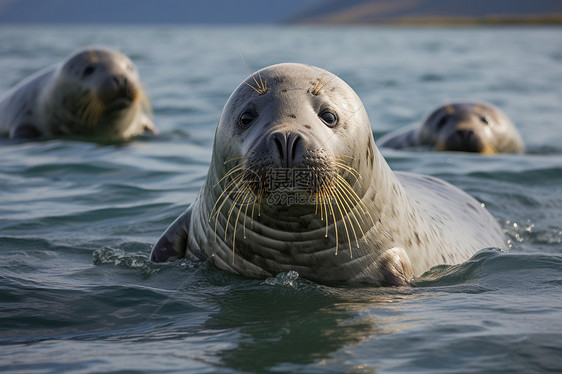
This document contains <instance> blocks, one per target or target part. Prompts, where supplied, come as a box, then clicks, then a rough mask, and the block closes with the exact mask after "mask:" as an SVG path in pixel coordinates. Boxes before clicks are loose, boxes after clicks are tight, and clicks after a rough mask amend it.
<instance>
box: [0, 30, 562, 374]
mask: <svg viewBox="0 0 562 374" xmlns="http://www.w3.org/2000/svg"><path fill="white" fill-rule="evenodd" d="M85 45H105V46H109V47H113V48H118V49H120V50H121V51H123V52H125V53H126V54H128V55H129V56H131V58H132V59H133V61H134V62H135V63H136V64H137V66H138V68H139V70H140V72H141V77H142V79H143V81H144V83H145V86H146V90H147V92H148V94H149V96H150V98H151V100H152V104H153V107H154V118H155V122H156V125H157V126H158V127H159V129H160V131H161V135H160V136H158V137H155V138H140V139H137V140H135V141H131V142H128V143H126V144H113V145H104V144H96V143H88V142H79V141H71V140H47V141H34V142H12V141H8V140H6V139H2V140H0V160H1V162H0V372H3V373H405V372H408V373H409V372H421V373H452V372H455V373H494V372H497V373H505V372H510V373H539V372H540V373H544V372H561V371H562V297H561V295H562V244H561V241H562V145H561V143H562V122H561V120H560V118H561V117H562V84H561V82H562V50H561V49H560V46H561V45H562V32H561V29H560V28H534V27H521V28H517V27H510V28H499V27H498V28H495V27H494V28H436V29H433V28H391V27H388V28H302V27H262V26H256V27H248V28H245V27H223V28H221V27H213V28H211V27H185V28H182V27H177V28H173V27H158V26H143V27H140V26H139V27H122V28H119V27H101V26H100V27H86V26H80V27H77V26H76V27H71V26H68V27H60V28H56V27H40V26H25V27H20V26H17V27H16V26H6V25H3V26H0V92H5V91H6V90H7V89H8V88H9V87H11V86H13V85H14V84H16V83H17V82H18V81H19V80H21V79H22V78H24V77H26V76H28V75H29V74H31V73H33V72H35V71H37V70H39V69H41V68H43V67H45V66H48V65H50V64H53V63H56V62H58V61H60V60H61V59H63V58H64V57H65V56H66V55H68V54H69V53H70V52H71V51H73V50H75V49H77V48H79V47H82V46H85ZM241 55H242V56H243V57H244V58H245V60H246V61H247V63H248V65H249V66H250V68H251V69H253V70H256V69H258V68H261V67H264V66H267V65H270V64H273V63H279V62H288V61H294V62H302V63H308V64H313V65H317V66H320V67H323V68H325V69H328V70H330V71H332V72H334V73H336V74H338V75H339V76H341V77H342V78H343V79H344V80H346V81H347V82H348V83H349V84H350V85H351V86H352V87H353V88H354V89H355V90H356V91H357V93H358V94H359V96H360V97H361V98H362V99H363V101H364V103H365V106H366V108H367V111H368V113H369V116H370V119H371V124H372V127H373V131H374V134H375V137H376V138H378V137H380V136H381V135H382V134H384V133H386V132H388V131H391V130H393V129H395V128H399V127H401V126H405V125H409V124H411V123H415V122H417V121H419V120H420V119H421V118H422V117H423V116H424V115H425V114H426V113H427V112H428V111H430V110H431V109H432V108H433V107H434V106H436V105H438V104H441V103H443V102H445V101H448V100H457V99H475V100H486V101H489V102H492V103H494V104H496V105H497V106H499V107H501V108H502V109H504V111H505V112H506V113H507V114H508V115H509V116H510V117H511V118H512V119H513V121H514V122H515V123H516V125H517V126H518V128H519V129H520V131H521V133H522V136H523V138H524V139H525V142H526V144H527V147H528V150H527V152H526V153H525V154H521V155H499V156H495V157H486V156H479V155H470V154H455V153H431V152H412V151H388V150H384V151H383V154H384V155H385V157H386V159H387V160H388V162H389V164H390V165H391V167H392V168H393V169H395V170H405V171H413V172H418V173H424V174H430V175H434V176H437V177H439V178H443V179H445V180H447V181H449V182H451V183H453V184H455V185H457V186H459V187H461V188H462V189H464V190H465V191H467V192H468V193H470V194H471V195H473V196H474V197H476V198H477V199H478V200H480V201H482V202H483V203H485V204H486V206H487V208H488V209H489V210H490V212H491V213H492V214H493V215H494V216H495V217H496V218H497V221H498V222H499V224H500V225H501V227H502V228H503V230H504V231H505V233H506V237H507V238H508V239H509V243H510V251H509V252H508V253H502V252H498V251H494V250H490V249H488V250H483V251H481V252H479V253H478V254H476V255H475V256H474V257H473V258H472V259H471V260H470V261H468V262H466V263H464V264H459V265H455V266H440V267H436V268H433V269H431V270H430V271H428V272H427V273H426V274H424V275H423V276H422V277H421V278H419V279H417V280H416V283H415V284H414V285H413V286H412V287H396V288H372V287H354V288H349V287H327V286H322V285H318V284H314V283H311V282H308V281H306V280H302V279H300V278H299V277H298V274H296V273H294V272H289V273H286V274H280V275H278V276H277V277H273V278H270V279H266V280H253V279H245V278H242V277H237V276H233V275H230V274H226V273H224V272H221V271H218V270H216V269H214V268H212V267H210V266H208V265H207V264H204V263H194V262H189V261H185V260H184V261H177V262H175V263H171V264H153V263H150V262H149V261H148V255H149V253H150V249H151V246H152V244H153V243H154V242H155V241H156V239H157V238H158V237H159V235H160V234H161V233H162V232H163V231H164V230H165V228H166V227H167V226H168V225H169V224H170V223H171V222H172V221H173V220H174V219H175V218H176V217H177V216H178V215H179V214H180V213H181V212H182V211H183V210H184V209H185V208H186V207H187V206H188V204H189V203H190V202H191V201H193V199H194V198H195V196H196V195H197V192H198V190H199V188H200V186H201V185H202V183H203V181H204V179H205V175H206V172H207V168H208V164H209V160H210V155H211V149H212V143H213V135H214V130H215V125H216V123H217V121H218V118H219V116H220V111H221V108H222V106H223V105H224V103H225V101H226V100H227V98H228V96H229V95H230V93H231V92H232V91H233V90H234V88H235V87H236V86H237V85H238V84H239V83H240V82H241V80H243V79H245V77H246V76H247V75H248V72H247V70H246V67H245V66H244V63H243V61H242V59H241Z"/></svg>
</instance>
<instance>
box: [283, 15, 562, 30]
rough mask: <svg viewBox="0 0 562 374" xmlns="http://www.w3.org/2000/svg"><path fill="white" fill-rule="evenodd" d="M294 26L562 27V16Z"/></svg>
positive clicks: (411, 19)
mask: <svg viewBox="0 0 562 374" xmlns="http://www.w3.org/2000/svg"><path fill="white" fill-rule="evenodd" d="M289 23H290V24H294V25H317V26H352V25H357V26H385V25H388V26H428V27H431V26H494V25H495V26H506V25H514V26H517V25H521V26H524V25H529V26H541V25H562V14H553V15H548V16H544V15H538V16H486V17H462V16H459V17H403V18H396V19H387V20H384V19H380V20H375V21H357V22H355V21H354V22H338V21H337V20H323V19H308V20H307V19H303V20H298V21H290V22H289Z"/></svg>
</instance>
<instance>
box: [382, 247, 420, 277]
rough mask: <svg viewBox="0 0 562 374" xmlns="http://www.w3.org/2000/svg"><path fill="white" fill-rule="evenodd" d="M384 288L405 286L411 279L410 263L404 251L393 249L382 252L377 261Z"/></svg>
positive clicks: (397, 248)
mask: <svg viewBox="0 0 562 374" xmlns="http://www.w3.org/2000/svg"><path fill="white" fill-rule="evenodd" d="M378 262H379V266H380V271H381V273H382V280H381V283H382V284H383V285H384V286H406V285H408V284H410V281H411V280H412V278H413V270H412V263H411V262H410V257H408V254H407V253H406V251H405V250H404V249H402V248H399V247H394V248H391V249H389V250H387V251H386V252H384V253H383V254H382V255H381V256H380V258H379V260H378Z"/></svg>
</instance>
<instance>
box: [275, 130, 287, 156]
mask: <svg viewBox="0 0 562 374" xmlns="http://www.w3.org/2000/svg"><path fill="white" fill-rule="evenodd" d="M273 141H274V142H275V145H276V146H277V151H278V152H279V157H280V158H281V160H283V161H284V160H285V152H284V151H283V149H284V145H285V137H284V136H283V135H282V134H279V133H277V134H274V135H273Z"/></svg>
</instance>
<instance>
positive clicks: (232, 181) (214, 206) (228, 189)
mask: <svg viewBox="0 0 562 374" xmlns="http://www.w3.org/2000/svg"><path fill="white" fill-rule="evenodd" d="M243 177H244V174H240V175H237V176H236V177H234V178H232V180H231V181H230V183H229V184H228V185H227V186H226V187H225V188H224V190H223V191H222V192H221V194H220V195H219V197H218V198H217V200H216V201H215V204H214V205H213V209H212V210H211V213H210V214H209V222H211V219H212V218H213V212H214V213H215V215H217V216H218V214H219V212H220V210H221V209H222V207H223V205H224V202H225V201H226V198H227V197H228V196H229V195H230V194H231V193H232V192H233V191H230V187H231V186H232V185H233V184H235V183H236V184H238V183H239V182H240V181H241V179H242V178H243ZM225 193H227V196H226V197H225V199H224V200H223V202H222V203H221V205H220V206H219V209H217V211H216V212H215V208H216V207H217V204H218V203H219V202H220V201H221V199H222V197H223V196H224V194H225Z"/></svg>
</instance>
